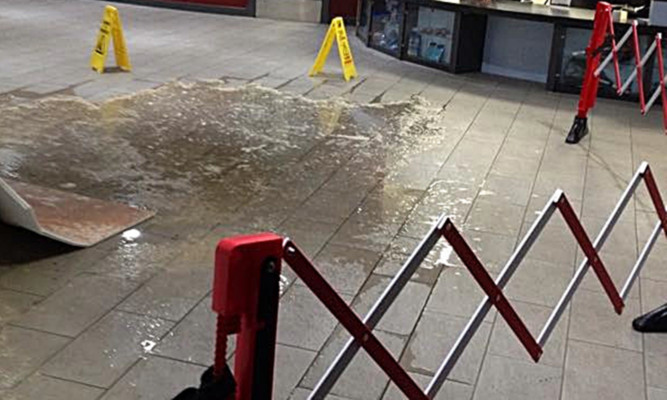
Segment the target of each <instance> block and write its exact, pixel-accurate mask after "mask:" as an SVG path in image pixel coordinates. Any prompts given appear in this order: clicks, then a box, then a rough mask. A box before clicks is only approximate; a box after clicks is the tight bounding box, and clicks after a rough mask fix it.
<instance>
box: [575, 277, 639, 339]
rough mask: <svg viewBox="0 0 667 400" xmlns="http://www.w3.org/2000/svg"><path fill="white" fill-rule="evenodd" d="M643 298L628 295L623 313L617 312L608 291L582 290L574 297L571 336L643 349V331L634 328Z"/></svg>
mask: <svg viewBox="0 0 667 400" xmlns="http://www.w3.org/2000/svg"><path fill="white" fill-rule="evenodd" d="M639 313H640V309H639V300H638V299H628V300H627V301H626V302H625V309H624V310H623V314H622V315H620V316H619V315H617V314H616V313H615V312H614V308H613V306H612V304H611V301H610V300H609V299H608V298H607V296H606V294H604V293H598V292H591V291H588V290H579V291H577V293H576V294H575V295H574V298H573V300H572V312H571V317H570V333H569V335H570V336H569V337H570V338H571V339H578V340H582V341H587V342H590V343H598V344H603V345H608V346H612V347H618V348H622V349H627V350H634V351H641V350H642V338H641V334H640V333H638V332H635V331H634V330H633V329H632V319H633V318H635V317H636V316H637V315H639Z"/></svg>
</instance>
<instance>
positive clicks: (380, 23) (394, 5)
mask: <svg viewBox="0 0 667 400" xmlns="http://www.w3.org/2000/svg"><path fill="white" fill-rule="evenodd" d="M370 14H371V21H370V30H369V33H368V35H369V37H368V42H369V45H370V46H371V47H373V48H375V49H378V50H381V51H383V52H385V53H389V54H391V55H394V56H400V52H401V34H402V24H403V18H402V16H403V13H402V10H401V7H400V3H399V1H398V0H375V1H373V3H372V5H371V7H370Z"/></svg>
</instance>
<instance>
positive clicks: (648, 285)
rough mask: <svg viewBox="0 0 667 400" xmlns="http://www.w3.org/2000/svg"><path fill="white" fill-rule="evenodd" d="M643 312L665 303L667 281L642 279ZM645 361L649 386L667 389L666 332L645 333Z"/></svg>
mask: <svg viewBox="0 0 667 400" xmlns="http://www.w3.org/2000/svg"><path fill="white" fill-rule="evenodd" d="M641 289H642V290H641V293H642V313H646V312H649V311H651V310H653V309H654V308H656V307H659V306H661V305H663V304H664V303H665V289H667V283H665V282H658V281H651V280H647V279H642V281H641ZM643 338H644V362H645V367H646V382H647V384H648V385H649V386H655V387H658V388H662V389H667V383H665V379H664V371H665V368H667V337H665V335H664V334H644V335H643Z"/></svg>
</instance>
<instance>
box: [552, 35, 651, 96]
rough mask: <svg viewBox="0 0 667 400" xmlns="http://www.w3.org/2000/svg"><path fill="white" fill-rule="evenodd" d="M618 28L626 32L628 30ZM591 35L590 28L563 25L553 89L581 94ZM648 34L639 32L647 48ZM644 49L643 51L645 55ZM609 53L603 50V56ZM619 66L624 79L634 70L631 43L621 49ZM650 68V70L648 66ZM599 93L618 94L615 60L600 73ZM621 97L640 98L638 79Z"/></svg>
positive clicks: (645, 77) (647, 78) (642, 42)
mask: <svg viewBox="0 0 667 400" xmlns="http://www.w3.org/2000/svg"><path fill="white" fill-rule="evenodd" d="M619 31H622V32H624V31H625V29H620V30H619ZM590 37H591V30H590V29H585V28H574V27H562V29H561V33H560V36H559V39H560V40H559V46H557V47H559V48H560V51H559V54H557V58H558V60H559V62H557V63H556V64H557V65H556V69H557V71H556V73H555V74H554V78H555V80H554V87H553V89H554V90H556V91H559V92H567V93H579V92H580V91H581V85H582V83H583V80H584V73H585V72H586V46H587V45H588V41H589V40H590ZM648 39H649V37H648V36H646V35H640V46H641V47H642V48H644V49H646V48H647V47H648V44H649V43H648V42H649V40H648ZM644 53H645V50H644V51H642V54H644ZM607 54H609V49H607V50H605V51H603V52H602V58H603V59H604V57H606V56H607ZM619 66H620V72H621V81H623V80H625V78H627V77H628V76H630V74H631V73H632V71H633V70H634V69H635V57H634V51H633V48H632V45H631V44H630V42H629V41H628V42H626V44H625V45H624V46H623V47H622V48H621V51H619ZM647 70H648V69H647ZM644 81H645V82H650V79H649V77H648V76H646V74H645V76H644ZM598 93H599V94H598V95H599V96H601V97H610V98H615V97H618V96H617V94H616V77H615V72H614V63H613V62H612V63H609V65H607V67H605V69H604V70H603V71H602V73H601V74H600V87H599V92H598ZM622 97H626V98H628V99H631V100H634V99H637V98H638V86H637V81H636V80H635V81H634V82H633V83H632V84H631V85H630V86H629V87H628V90H627V91H626V92H625V93H624V95H623V96H622Z"/></svg>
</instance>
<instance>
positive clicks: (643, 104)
mask: <svg viewBox="0 0 667 400" xmlns="http://www.w3.org/2000/svg"><path fill="white" fill-rule="evenodd" d="M610 25H613V22H612V23H611V24H610ZM632 40H633V44H634V46H633V47H634V50H635V68H636V69H637V88H638V89H639V106H640V110H641V112H642V114H644V113H645V112H646V100H645V98H644V78H643V74H642V55H641V52H640V50H639V33H638V32H637V24H632Z"/></svg>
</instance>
